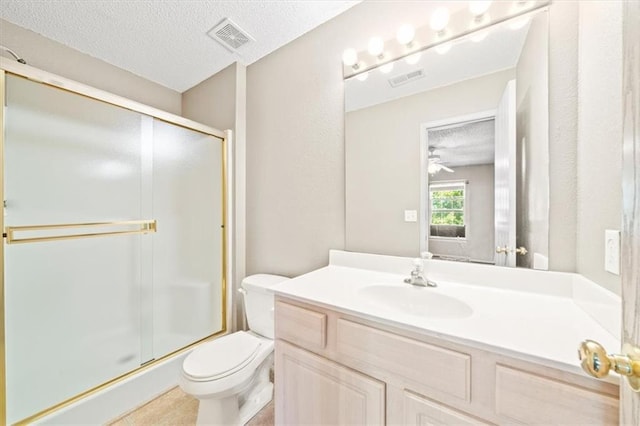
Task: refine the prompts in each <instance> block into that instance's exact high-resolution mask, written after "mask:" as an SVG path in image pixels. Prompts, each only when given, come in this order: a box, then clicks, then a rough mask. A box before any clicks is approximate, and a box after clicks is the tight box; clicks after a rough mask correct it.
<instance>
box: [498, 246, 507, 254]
mask: <svg viewBox="0 0 640 426" xmlns="http://www.w3.org/2000/svg"><path fill="white" fill-rule="evenodd" d="M496 253H509V247H507V246H504V247H496Z"/></svg>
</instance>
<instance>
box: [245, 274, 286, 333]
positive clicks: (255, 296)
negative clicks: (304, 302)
mask: <svg viewBox="0 0 640 426" xmlns="http://www.w3.org/2000/svg"><path fill="white" fill-rule="evenodd" d="M288 279H289V278H287V277H282V276H280V275H269V274H256V275H250V276H248V277H246V278H245V279H244V280H242V288H243V289H244V290H245V293H244V309H245V312H246V313H247V321H248V323H249V330H251V331H253V332H254V333H257V334H259V335H261V336H264V337H268V338H269V339H273V336H274V321H273V308H274V306H273V300H274V297H273V290H272V289H271V287H273V286H274V285H276V284H278V283H281V282H283V281H286V280H288Z"/></svg>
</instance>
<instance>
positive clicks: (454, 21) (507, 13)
mask: <svg viewBox="0 0 640 426" xmlns="http://www.w3.org/2000/svg"><path fill="white" fill-rule="evenodd" d="M520 3H522V2H521V1H514V2H502V1H494V2H492V4H491V7H490V8H489V10H488V11H487V13H488V14H490V17H491V19H489V20H487V22H486V23H485V24H483V25H478V26H473V23H474V20H475V18H476V16H475V15H473V14H472V13H470V12H469V10H468V9H467V8H464V9H461V10H459V11H457V12H455V13H453V14H452V15H451V16H450V19H449V22H448V24H447V26H446V28H445V29H444V30H442V31H446V36H444V37H442V38H439V39H438V34H439V33H442V31H439V32H436V31H434V30H432V29H431V28H430V26H429V16H425V25H423V26H421V27H419V28H418V29H416V30H415V36H414V38H413V41H412V43H410V44H411V48H410V49H407V47H406V46H405V45H404V44H400V43H399V42H398V41H397V40H396V39H395V38H393V39H389V40H385V41H384V46H385V48H384V59H383V60H379V58H373V57H371V55H370V54H369V52H368V51H367V50H362V51H360V52H357V61H358V62H357V63H356V65H355V66H347V65H345V64H343V76H344V79H345V80H346V79H350V78H352V77H355V76H357V75H359V74H363V73H368V72H369V71H371V70H373V69H376V68H378V67H380V66H382V65H385V64H388V63H391V62H395V61H397V60H398V59H404V58H406V57H408V56H411V55H413V54H415V53H418V52H423V51H425V50H427V49H431V48H433V47H436V46H438V45H441V44H444V43H449V42H455V41H458V40H460V39H461V38H463V37H466V36H468V35H469V34H471V33H474V32H477V31H481V30H485V29H488V28H490V27H493V26H495V25H499V24H502V23H504V22H506V21H511V20H515V19H517V18H522V17H525V16H529V15H534V14H536V13H538V12H540V11H542V10H544V9H546V8H548V7H549V5H550V4H551V0H540V1H536V2H532V3H533V4H532V5H531V6H530V7H526V8H524V9H522V10H519V7H518V5H519V4H520ZM376 59H378V60H376ZM366 64H370V65H366Z"/></svg>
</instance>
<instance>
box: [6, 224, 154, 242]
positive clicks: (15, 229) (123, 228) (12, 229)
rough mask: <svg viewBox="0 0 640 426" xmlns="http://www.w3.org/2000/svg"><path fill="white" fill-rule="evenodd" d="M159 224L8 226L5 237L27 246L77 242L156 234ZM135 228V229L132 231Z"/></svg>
mask: <svg viewBox="0 0 640 426" xmlns="http://www.w3.org/2000/svg"><path fill="white" fill-rule="evenodd" d="M157 225H158V222H157V221H156V220H155V219H150V220H125V221H119V222H94V223H65V224H58V225H21V226H7V227H5V232H4V234H3V237H4V238H5V240H6V242H7V244H25V243H37V242H44V241H61V240H75V239H80V238H93V237H108V236H114V235H135V234H148V233H150V232H156V231H157V229H158V226H157ZM132 226H135V228H134V229H131V227H132ZM106 227H116V228H119V229H118V230H114V231H106V232H105V231H97V232H84V233H78V234H63V235H50V234H47V232H49V231H54V230H73V229H96V228H106ZM38 231H41V232H44V233H45V235H37V236H25V237H21V238H20V237H16V235H15V234H16V233H23V232H26V233H33V232H38Z"/></svg>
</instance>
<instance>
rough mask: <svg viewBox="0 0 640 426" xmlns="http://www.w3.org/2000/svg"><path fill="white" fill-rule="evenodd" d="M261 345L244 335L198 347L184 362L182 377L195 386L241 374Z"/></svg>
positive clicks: (239, 334) (231, 335)
mask: <svg viewBox="0 0 640 426" xmlns="http://www.w3.org/2000/svg"><path fill="white" fill-rule="evenodd" d="M261 346H262V342H261V340H260V339H258V338H256V337H254V336H252V335H251V334H249V333H246V332H244V331H238V332H236V333H233V334H229V335H227V336H224V337H221V338H219V339H216V340H214V341H213V342H208V343H205V344H203V345H200V346H199V347H198V348H196V349H195V350H194V351H193V352H191V354H189V356H187V358H186V359H185V360H184V364H183V369H182V370H183V373H184V375H185V376H186V377H188V378H189V379H190V380H193V381H195V382H206V381H212V380H217V379H221V378H223V377H227V376H230V375H232V374H233V373H236V372H237V371H239V370H242V369H243V368H244V367H245V366H246V365H247V364H249V363H250V362H251V361H253V359H254V358H255V357H256V356H257V354H258V352H259V351H260V347H261Z"/></svg>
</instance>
